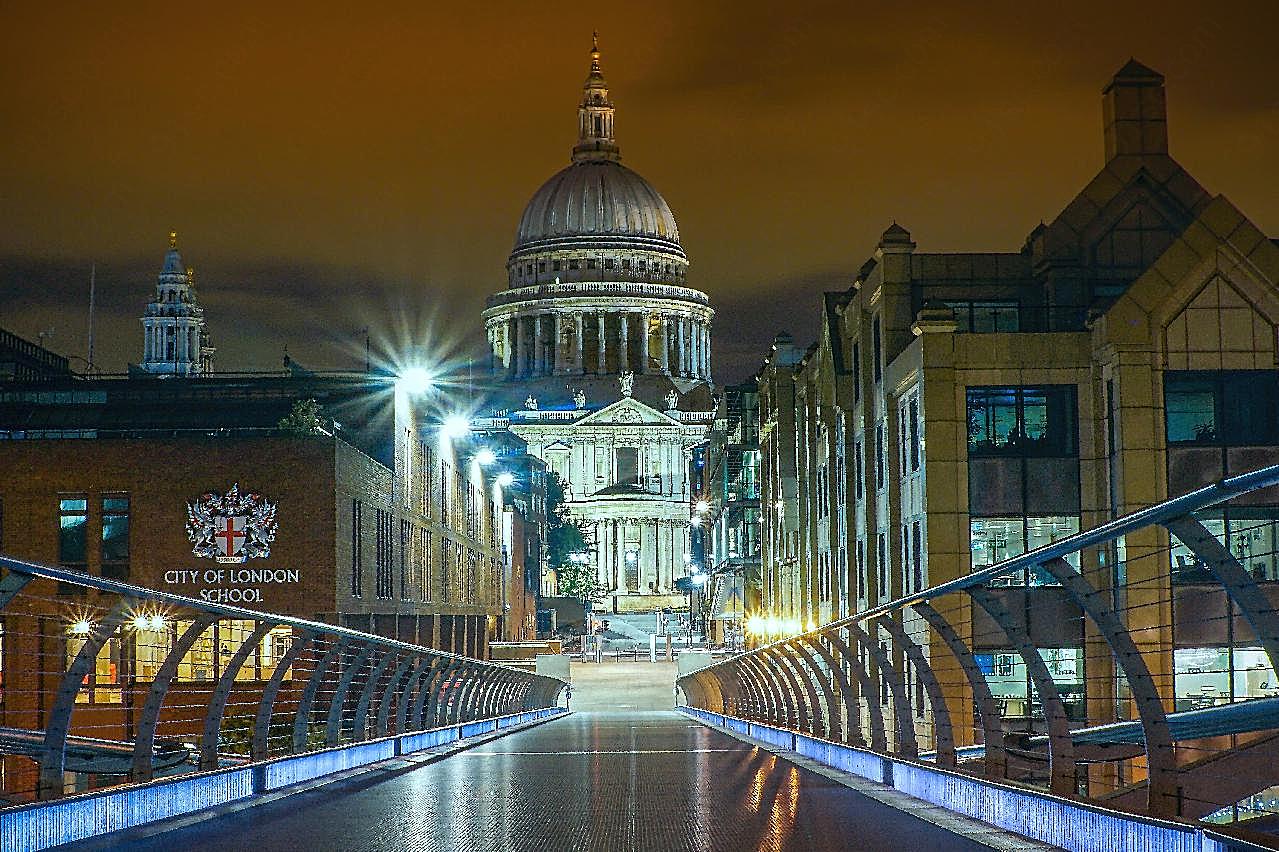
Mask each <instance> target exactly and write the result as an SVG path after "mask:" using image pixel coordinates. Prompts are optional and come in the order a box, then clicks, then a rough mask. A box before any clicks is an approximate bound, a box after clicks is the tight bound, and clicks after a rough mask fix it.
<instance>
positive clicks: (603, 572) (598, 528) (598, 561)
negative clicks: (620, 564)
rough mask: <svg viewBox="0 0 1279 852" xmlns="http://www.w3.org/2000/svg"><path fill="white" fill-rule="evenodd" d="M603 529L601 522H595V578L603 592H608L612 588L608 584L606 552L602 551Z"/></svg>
mask: <svg viewBox="0 0 1279 852" xmlns="http://www.w3.org/2000/svg"><path fill="white" fill-rule="evenodd" d="M604 527H605V524H604V522H603V521H596V522H595V576H596V577H598V578H599V581H600V584H601V585H602V586H603V587H604V590H605V591H608V590H609V589H611V588H612V587H611V586H610V585H609V584H608V551H607V550H605V549H604V539H605V536H604Z"/></svg>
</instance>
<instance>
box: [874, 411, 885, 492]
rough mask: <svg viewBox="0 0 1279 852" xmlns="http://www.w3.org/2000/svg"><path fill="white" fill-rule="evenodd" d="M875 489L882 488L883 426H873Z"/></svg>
mask: <svg viewBox="0 0 1279 852" xmlns="http://www.w3.org/2000/svg"><path fill="white" fill-rule="evenodd" d="M875 490H876V491H883V490H884V426H883V424H882V423H881V424H880V425H878V426H876V427H875Z"/></svg>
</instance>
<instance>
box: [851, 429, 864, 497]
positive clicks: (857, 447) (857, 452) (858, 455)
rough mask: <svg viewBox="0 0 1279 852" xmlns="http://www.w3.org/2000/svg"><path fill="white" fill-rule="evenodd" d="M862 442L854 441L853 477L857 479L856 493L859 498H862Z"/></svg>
mask: <svg viewBox="0 0 1279 852" xmlns="http://www.w3.org/2000/svg"><path fill="white" fill-rule="evenodd" d="M862 474H863V472H862V442H861V441H854V442H853V478H854V479H855V480H856V481H857V483H856V485H855V486H854V487H855V488H856V494H857V499H858V500H860V499H862Z"/></svg>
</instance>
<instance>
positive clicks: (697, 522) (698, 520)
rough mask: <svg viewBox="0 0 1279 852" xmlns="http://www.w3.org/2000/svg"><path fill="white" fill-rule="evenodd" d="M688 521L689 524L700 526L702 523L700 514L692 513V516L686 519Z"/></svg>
mask: <svg viewBox="0 0 1279 852" xmlns="http://www.w3.org/2000/svg"><path fill="white" fill-rule="evenodd" d="M688 522H689V524H691V525H692V526H695V527H700V526H701V525H702V516H701V515H694V516H693V517H691V518H689V519H688Z"/></svg>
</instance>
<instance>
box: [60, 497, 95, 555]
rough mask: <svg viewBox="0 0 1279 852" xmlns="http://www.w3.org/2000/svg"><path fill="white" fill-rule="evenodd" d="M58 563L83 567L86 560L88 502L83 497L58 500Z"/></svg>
mask: <svg viewBox="0 0 1279 852" xmlns="http://www.w3.org/2000/svg"><path fill="white" fill-rule="evenodd" d="M58 524H59V529H58V562H60V563H62V564H63V565H72V566H83V565H84V564H85V562H86V561H87V560H88V553H87V550H88V548H87V530H88V527H89V501H88V499H87V498H85V497H63V498H60V499H59V500H58Z"/></svg>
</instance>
